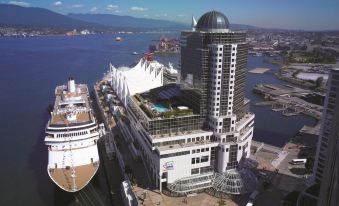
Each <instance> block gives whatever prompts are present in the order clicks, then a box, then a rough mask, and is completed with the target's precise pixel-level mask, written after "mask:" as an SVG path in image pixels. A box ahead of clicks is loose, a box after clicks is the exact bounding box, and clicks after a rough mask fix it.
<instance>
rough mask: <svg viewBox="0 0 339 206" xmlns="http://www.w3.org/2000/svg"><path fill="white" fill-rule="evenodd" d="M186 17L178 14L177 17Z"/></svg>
mask: <svg viewBox="0 0 339 206" xmlns="http://www.w3.org/2000/svg"><path fill="white" fill-rule="evenodd" d="M184 16H185V15H183V14H178V15H177V17H184Z"/></svg>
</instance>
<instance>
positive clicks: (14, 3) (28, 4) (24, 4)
mask: <svg viewBox="0 0 339 206" xmlns="http://www.w3.org/2000/svg"><path fill="white" fill-rule="evenodd" d="M8 3H9V4H13V5H17V6H24V7H29V6H31V4H30V3H27V2H24V1H9V2H8Z"/></svg>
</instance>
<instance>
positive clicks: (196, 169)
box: [191, 168, 199, 175]
mask: <svg viewBox="0 0 339 206" xmlns="http://www.w3.org/2000/svg"><path fill="white" fill-rule="evenodd" d="M196 174H199V168H195V169H192V170H191V175H196Z"/></svg>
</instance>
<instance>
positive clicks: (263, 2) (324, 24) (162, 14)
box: [0, 0, 339, 30]
mask: <svg viewBox="0 0 339 206" xmlns="http://www.w3.org/2000/svg"><path fill="white" fill-rule="evenodd" d="M0 2H2V3H12V4H19V5H24V6H31V7H43V8H47V9H50V10H53V11H56V12H59V13H63V14H67V13H109V14H116V15H130V16H135V17H145V18H153V19H165V20H174V21H179V22H185V23H190V21H191V16H192V14H193V15H194V16H195V17H196V18H197V19H198V18H199V17H200V16H201V15H202V14H203V13H205V12H206V11H209V10H213V9H214V10H218V11H221V12H223V13H224V14H225V15H226V16H227V17H228V19H229V21H230V22H231V23H238V24H248V25H253V26H259V27H266V28H285V29H305V30H324V29H339V0H317V1H316V0H170V1H165V0H115V1H114V0H113V1H112V0H100V1H99V0H82V1H81V0H54V1H53V0H52V1H51V0H17V1H3V0H0Z"/></svg>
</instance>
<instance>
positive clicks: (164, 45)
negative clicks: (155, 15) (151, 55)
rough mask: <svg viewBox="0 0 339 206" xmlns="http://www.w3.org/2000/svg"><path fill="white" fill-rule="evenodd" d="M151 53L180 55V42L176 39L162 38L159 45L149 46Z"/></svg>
mask: <svg viewBox="0 0 339 206" xmlns="http://www.w3.org/2000/svg"><path fill="white" fill-rule="evenodd" d="M149 50H150V52H159V53H179V52H180V45H179V40H178V39H175V38H167V37H164V36H162V37H161V38H160V41H159V42H158V43H157V44H154V45H150V46H149Z"/></svg>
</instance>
